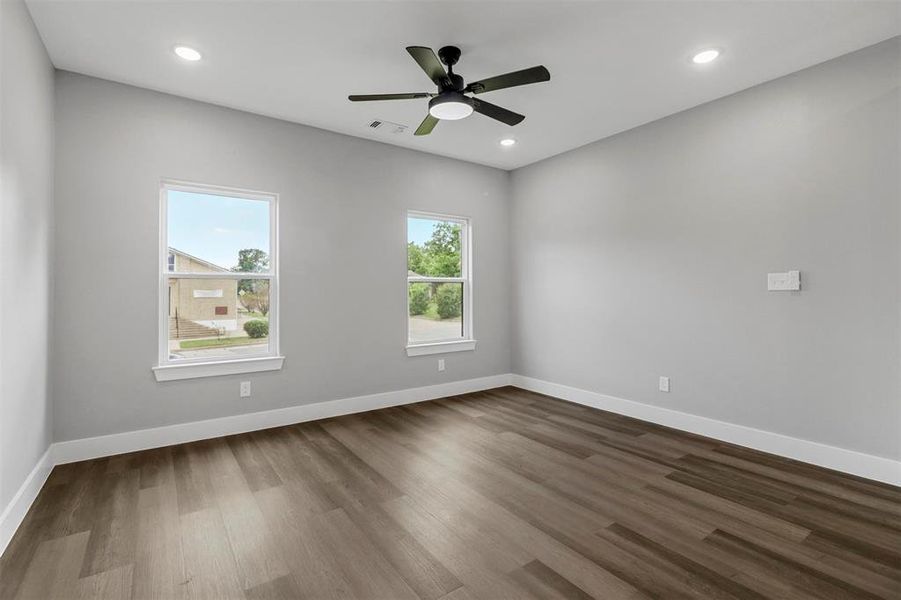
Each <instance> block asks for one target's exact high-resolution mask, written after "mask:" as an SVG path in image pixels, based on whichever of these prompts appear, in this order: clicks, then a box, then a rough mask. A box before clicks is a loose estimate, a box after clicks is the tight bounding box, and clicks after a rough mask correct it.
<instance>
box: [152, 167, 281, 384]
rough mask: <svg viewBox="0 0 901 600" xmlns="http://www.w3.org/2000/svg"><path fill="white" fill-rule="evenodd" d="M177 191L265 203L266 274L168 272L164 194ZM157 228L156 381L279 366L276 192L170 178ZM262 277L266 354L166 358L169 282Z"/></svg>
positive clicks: (163, 184) (162, 191)
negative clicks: (266, 294)
mask: <svg viewBox="0 0 901 600" xmlns="http://www.w3.org/2000/svg"><path fill="white" fill-rule="evenodd" d="M170 191H181V192H192V193H199V194H211V195H222V196H230V197H236V198H246V199H248V200H260V201H265V202H268V203H269V272H268V273H241V272H234V273H231V272H229V273H182V272H176V271H169V270H168V268H169V240H168V231H169V230H168V215H169V211H168V192H170ZM159 194H160V230H159V254H158V257H157V273H158V277H159V300H158V306H157V318H158V320H159V324H158V356H157V365H156V366H155V367H153V372H154V375H155V376H156V379H157V381H171V380H175V379H190V378H195V377H212V376H217V375H230V374H237V373H254V372H259V371H272V370H278V369H281V368H282V365H283V363H284V360H285V359H284V357H283V356H281V354H280V347H279V301H278V300H279V295H278V283H279V276H278V273H279V270H278V267H279V245H278V199H279V196H278V194H277V193H272V192H260V191H256V190H247V189H241V188H234V187H226V186H221V185H209V184H204V183H195V182H189V181H181V180H174V179H162V180H161V181H160V191H159ZM173 276H174V277H175V278H176V279H235V280H239V279H265V280H267V281H269V352H268V353H267V354H265V355H259V356H252V357H241V358H222V359H211V358H209V357H204V358H184V359H179V360H174V361H173V360H170V358H169V279H171V278H173Z"/></svg>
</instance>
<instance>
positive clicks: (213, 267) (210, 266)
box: [169, 246, 230, 273]
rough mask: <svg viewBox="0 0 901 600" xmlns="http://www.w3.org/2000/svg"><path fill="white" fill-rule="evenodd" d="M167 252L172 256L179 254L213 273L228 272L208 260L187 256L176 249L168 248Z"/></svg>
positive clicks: (191, 255)
mask: <svg viewBox="0 0 901 600" xmlns="http://www.w3.org/2000/svg"><path fill="white" fill-rule="evenodd" d="M169 252H171V253H172V254H179V255H181V256H184V257H185V258H190V259H191V260H193V261H196V262H199V263H200V264H202V265H204V266H206V267H209V268H210V269H212V270H214V271H219V272H221V273H228V272H230V271H229V269H226V268H225V267H220V266H219V265H217V264H215V263H211V262H210V261H208V260H204V259H202V258H198V257H196V256H194V255H193V254H188V253H187V252H184V251H182V250H179V249H178V248H173V247H172V246H169Z"/></svg>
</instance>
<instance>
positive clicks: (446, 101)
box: [429, 94, 472, 121]
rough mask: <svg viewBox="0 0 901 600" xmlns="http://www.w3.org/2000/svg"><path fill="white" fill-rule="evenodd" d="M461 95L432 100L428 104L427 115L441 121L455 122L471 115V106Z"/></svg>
mask: <svg viewBox="0 0 901 600" xmlns="http://www.w3.org/2000/svg"><path fill="white" fill-rule="evenodd" d="M467 100H468V98H466V96H463V95H462V94H459V95H454V96H449V97H442V96H438V97H436V98H432V100H431V101H430V102H429V114H430V115H432V116H433V117H435V118H436V119H441V120H442V121H457V120H459V119H465V118H466V117H468V116H469V115H471V114H472V104H470V103H469V102H467Z"/></svg>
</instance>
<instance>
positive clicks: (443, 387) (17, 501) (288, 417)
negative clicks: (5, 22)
mask: <svg viewBox="0 0 901 600" xmlns="http://www.w3.org/2000/svg"><path fill="white" fill-rule="evenodd" d="M510 379H511V375H509V374H503V375H492V376H489V377H479V378H476V379H465V380H463V381H451V382H448V383H439V384H436V385H428V386H424V387H418V388H409V389H405V390H398V391H394V392H383V393H380V394H369V395H367V396H356V397H353V398H342V399H340V400H330V401H327V402H317V403H315V404H305V405H301V406H291V407H288V408H280V409H276V410H267V411H262V412H255V413H248V414H243V415H234V416H231V417H222V418H219V419H209V420H206V421H194V422H192V423H178V424H176V425H167V426H165V427H154V428H152V429H140V430H138V431H127V432H125V433H115V434H112V435H103V436H98V437H92V438H84V439H80V440H70V441H67V442H56V443H54V444H51V445H50V447H49V448H48V449H47V451H46V452H45V453H44V456H42V457H41V460H40V461H38V464H37V465H36V466H35V467H34V469H33V470H32V471H31V474H30V475H29V476H28V478H27V479H26V480H25V483H23V484H22V486H21V487H20V488H19V491H18V492H16V495H15V496H13V499H12V500H11V501H10V503H9V504H8V505H7V507H6V508H5V509H4V510H3V513H2V515H0V555H2V554H3V552H4V551H5V550H6V546H7V545H8V544H9V542H10V540H11V539H12V537H13V535H14V534H15V532H16V529H18V527H19V525H20V524H21V523H22V519H24V518H25V514H26V513H27V512H28V509H29V508H30V507H31V504H32V503H33V502H34V499H35V498H37V495H38V492H40V490H41V487H43V485H44V482H45V481H47V477H48V476H49V475H50V471H52V470H53V467H54V466H55V465H61V464H65V463H70V462H77V461H80V460H88V459H91V458H99V457H102V456H112V455H115V454H122V453H124V452H136V451H138V450H147V449H149V448H160V447H162V446H171V445H172V444H182V443H185V442H194V441H197V440H205V439H209V438H215V437H220V436H223V435H232V434H236V433H245V432H248V431H256V430H259V429H268V428H270V427H279V426H281V425H293V424H294V423H303V422H304V421H315V420H317V419H326V418H329V417H337V416H340V415H349V414H352V413H358V412H365V411H369V410H376V409H379V408H388V407H389V406H400V405H402V404H412V403H414V402H423V401H425V400H434V399H436V398H444V397H447V396H456V395H459V394H467V393H469V392H478V391H481V390H488V389H491V388H496V387H501V386H504V385H510Z"/></svg>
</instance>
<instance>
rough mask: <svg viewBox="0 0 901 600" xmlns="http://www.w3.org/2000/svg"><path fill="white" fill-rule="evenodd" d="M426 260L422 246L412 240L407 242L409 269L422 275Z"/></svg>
mask: <svg viewBox="0 0 901 600" xmlns="http://www.w3.org/2000/svg"><path fill="white" fill-rule="evenodd" d="M424 260H425V255H424V254H423V252H422V248H420V247H419V246H417V245H416V243H415V242H410V243H409V244H407V269H408V270H410V271H413V272H414V273H416V274H417V275H422V264H423V261H424Z"/></svg>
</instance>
